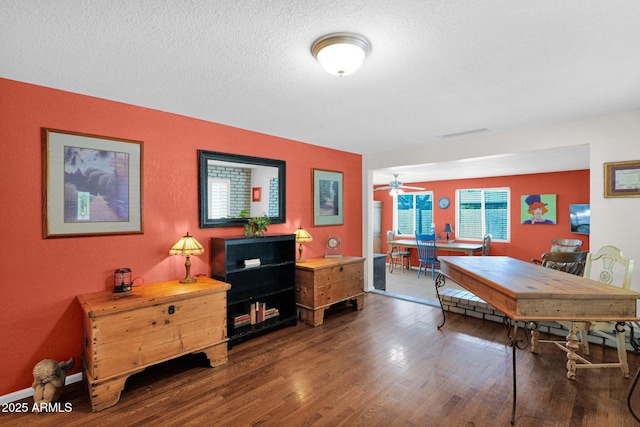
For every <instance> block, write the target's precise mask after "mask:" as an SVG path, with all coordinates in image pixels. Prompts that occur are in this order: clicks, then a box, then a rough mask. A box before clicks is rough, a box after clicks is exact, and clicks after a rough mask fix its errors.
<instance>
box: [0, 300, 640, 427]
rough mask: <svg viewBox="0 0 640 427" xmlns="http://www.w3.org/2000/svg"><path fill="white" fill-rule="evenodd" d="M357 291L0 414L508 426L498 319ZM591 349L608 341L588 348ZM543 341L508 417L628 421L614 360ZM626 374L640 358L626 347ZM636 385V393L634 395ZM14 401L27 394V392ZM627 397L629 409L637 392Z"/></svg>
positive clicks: (527, 362) (48, 421)
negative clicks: (117, 386)
mask: <svg viewBox="0 0 640 427" xmlns="http://www.w3.org/2000/svg"><path fill="white" fill-rule="evenodd" d="M440 316H441V312H440V309H439V308H436V307H432V306H429V305H423V304H417V303H413V302H409V301H403V300H398V299H394V298H390V297H386V296H382V295H377V294H367V295H366V298H365V306H364V310H362V311H356V310H354V309H353V308H352V307H350V306H348V305H346V304H345V305H340V306H337V307H335V308H332V309H331V310H329V311H327V314H326V316H325V322H324V325H322V326H319V327H317V328H312V327H309V326H306V325H304V324H298V325H297V326H296V327H288V328H284V329H280V330H277V331H275V332H272V333H270V334H267V335H263V336H260V337H257V338H254V339H252V340H249V341H246V342H242V343H239V344H238V345H236V346H234V348H233V349H231V350H230V352H229V361H228V363H227V364H226V365H223V366H220V367H217V368H209V367H206V360H205V359H204V358H203V357H202V355H191V356H186V357H184V358H180V359H178V360H176V361H172V362H167V363H165V364H162V365H160V366H155V367H151V368H148V369H147V370H146V371H144V372H142V373H140V374H137V375H134V376H132V377H131V378H130V379H129V380H128V381H127V383H126V385H125V389H124V391H123V392H122V396H121V399H120V401H119V403H118V404H117V405H115V406H114V407H112V408H109V409H106V410H104V411H101V412H97V413H93V412H91V407H90V404H89V397H88V395H87V392H86V390H85V389H84V386H83V385H82V384H81V383H76V384H73V385H70V386H67V387H66V388H65V390H64V394H63V396H62V399H61V402H62V403H63V404H64V403H69V404H70V406H71V408H72V411H71V412H67V413H65V412H60V413H45V414H33V413H26V414H19V413H12V414H7V413H2V414H0V423H1V424H3V425H12V426H21V425H28V426H38V425H42V426H50V425H65V426H86V425H92V426H129V425H156V426H191V425H196V426H197V425H207V426H365V425H366V426H498V425H502V426H508V425H510V416H511V402H512V389H511V387H512V383H511V378H512V377H511V354H512V353H511V348H509V347H508V346H506V345H505V341H506V333H505V329H504V327H503V326H502V325H500V324H498V323H494V322H489V321H482V320H478V319H475V318H471V317H465V316H460V315H456V314H453V313H451V314H448V316H447V323H446V325H445V326H444V327H443V328H442V329H441V330H438V329H437V328H436V325H437V324H438V323H439V322H440V319H441V317H440ZM592 353H593V358H594V359H603V358H604V359H606V360H614V359H615V358H616V354H615V350H614V349H609V348H602V347H599V346H592ZM565 360H566V356H565V355H564V354H563V353H562V352H561V351H559V350H557V349H555V347H554V346H551V345H546V346H543V347H542V348H541V350H540V354H538V355H534V354H531V353H530V352H529V350H528V349H525V350H518V351H517V365H518V377H517V379H518V405H517V411H516V425H517V426H536V427H538V426H614V425H615V426H633V425H636V423H635V421H634V420H633V417H632V416H631V415H630V413H629V411H628V409H627V407H626V395H627V390H628V388H629V387H630V385H631V384H632V381H633V378H632V379H623V378H622V375H621V373H620V372H619V371H617V370H614V369H597V370H579V371H578V379H577V381H570V380H568V379H566V377H565ZM629 365H630V369H631V372H632V377H633V376H634V375H635V373H636V371H637V370H638V368H639V367H640V356H639V355H637V354H631V353H630V354H629ZM637 394H640V393H637ZM24 402H29V403H31V399H25V400H24ZM632 403H633V405H634V408H639V409H636V411H639V410H640V399H636V398H635V396H634V398H633V399H632Z"/></svg>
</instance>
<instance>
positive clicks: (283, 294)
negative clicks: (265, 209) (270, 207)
mask: <svg viewBox="0 0 640 427" xmlns="http://www.w3.org/2000/svg"><path fill="white" fill-rule="evenodd" d="M295 256H296V244H295V235H293V234H278V235H270V236H262V237H212V238H211V277H213V278H214V279H218V280H222V281H223V282H227V283H229V284H231V289H229V291H228V293H227V335H228V337H229V348H231V347H232V345H233V344H234V343H235V342H238V341H240V340H243V339H247V338H250V337H251V336H252V335H255V334H258V333H265V332H268V331H270V330H272V329H274V328H277V327H280V326H284V325H290V326H295V325H296V321H297V317H296V294H295V280H296V258H295ZM255 260H260V261H259V265H254V266H245V261H247V262H249V263H251V261H253V262H254V263H255V262H256V261H255ZM247 315H249V322H247V321H246V319H245V318H246V316H247ZM267 316H268V317H267ZM241 319H242V321H241Z"/></svg>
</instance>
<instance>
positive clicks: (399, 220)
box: [394, 191, 433, 235]
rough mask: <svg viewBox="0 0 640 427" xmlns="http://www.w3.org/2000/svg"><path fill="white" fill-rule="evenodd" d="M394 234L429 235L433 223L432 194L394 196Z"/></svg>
mask: <svg viewBox="0 0 640 427" xmlns="http://www.w3.org/2000/svg"><path fill="white" fill-rule="evenodd" d="M394 219H395V226H394V229H395V234H398V235H407V234H408V235H414V234H415V233H430V232H431V224H432V223H433V192H432V191H428V192H425V193H408V194H398V195H397V196H394Z"/></svg>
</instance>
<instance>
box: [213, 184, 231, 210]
mask: <svg viewBox="0 0 640 427" xmlns="http://www.w3.org/2000/svg"><path fill="white" fill-rule="evenodd" d="M208 181H209V218H226V217H228V216H229V214H230V206H231V192H230V188H231V180H228V179H220V178H209V180H208Z"/></svg>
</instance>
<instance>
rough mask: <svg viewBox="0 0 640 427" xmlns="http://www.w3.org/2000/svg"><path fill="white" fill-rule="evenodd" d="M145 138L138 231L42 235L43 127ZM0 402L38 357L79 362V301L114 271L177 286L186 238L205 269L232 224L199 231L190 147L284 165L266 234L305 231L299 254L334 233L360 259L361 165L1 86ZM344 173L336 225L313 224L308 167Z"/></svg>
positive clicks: (21, 86)
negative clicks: (280, 219) (216, 241)
mask: <svg viewBox="0 0 640 427" xmlns="http://www.w3.org/2000/svg"><path fill="white" fill-rule="evenodd" d="M42 127H48V128H54V129H61V130H69V131H74V132H82V133H88V134H94V135H103V136H110V137H115V138H123V139H131V140H138V141H143V142H144V160H143V162H144V164H143V169H144V178H143V182H144V234H141V235H122V236H96V237H77V238H64V239H43V238H42V200H41V199H42V153H41V128H42ZM0 142H1V146H2V155H1V156H0V195H1V196H2V209H0V227H2V228H1V231H0V239H1V242H2V245H1V246H2V255H1V258H0V271H2V273H3V277H4V279H3V282H2V284H1V285H0V302H1V303H2V307H1V309H0V334H1V336H0V343H1V344H2V347H3V350H2V353H1V354H2V356H1V360H0V364H1V365H2V372H3V377H2V381H1V382H0V395H4V394H7V393H10V392H14V391H17V390H21V389H24V388H28V387H30V386H31V383H32V381H33V377H32V373H31V372H32V369H33V366H34V365H35V364H36V363H37V362H39V361H40V360H42V359H44V358H51V359H57V360H66V359H68V358H69V357H70V356H74V357H75V358H76V365H75V368H74V369H73V370H72V371H71V373H74V372H78V371H79V370H80V366H81V359H80V356H81V353H82V319H81V312H80V307H79V305H78V303H77V301H76V295H79V294H83V293H88V292H97V291H102V290H111V289H113V271H114V270H115V269H117V268H120V267H129V268H131V269H132V271H133V274H134V275H135V276H142V277H144V279H145V282H146V283H153V282H157V281H164V280H171V279H179V278H183V277H184V274H185V270H184V258H182V257H175V256H169V255H168V250H169V247H171V245H173V244H174V243H175V242H176V241H177V240H178V238H180V237H181V236H182V235H184V234H185V233H186V232H187V231H188V232H190V234H191V235H193V236H194V237H196V238H197V239H198V240H199V241H200V242H201V243H202V244H203V245H204V246H205V248H206V252H205V254H204V255H202V256H198V257H192V264H193V265H192V268H191V273H192V275H195V274H206V275H208V274H209V273H210V264H209V253H208V238H210V237H212V236H227V235H241V234H242V229H241V228H239V227H237V228H217V229H215V228H214V229H212V228H210V229H200V228H198V223H199V222H198V182H197V179H198V170H197V160H198V158H197V150H198V149H205V150H214V151H223V152H229V153H237V154H244V155H252V156H257V157H267V158H274V159H282V160H285V161H286V162H287V189H286V190H287V193H286V197H287V221H286V224H275V225H271V226H270V227H269V228H268V232H267V234H270V233H292V232H293V231H294V230H295V229H296V228H298V226H300V225H302V226H303V227H305V228H306V229H307V230H308V231H309V232H310V233H311V235H312V236H313V238H314V240H313V242H311V243H308V244H305V248H304V255H305V258H311V257H314V256H322V255H324V241H325V239H326V238H327V237H328V236H329V235H332V234H337V235H339V236H341V237H342V241H343V245H342V250H343V253H345V254H349V255H362V231H361V230H362V219H361V217H362V214H361V212H362V197H361V194H362V158H361V156H360V155H356V154H352V153H346V152H342V151H336V150H330V149H326V148H322V147H318V146H314V145H310V144H305V143H301V142H296V141H291V140H286V139H283V138H276V137H273V136H268V135H264V134H259V133H255V132H250V131H246V130H242V129H237V128H232V127H228V126H223V125H220V124H216V123H210V122H206V121H202V120H196V119H192V118H188V117H184V116H179V115H175V114H169V113H165V112H161V111H157V110H151V109H146V108H140V107H136V106H132V105H127V104H121V103H117V102H112V101H107V100H103V99H98V98H92V97H88V96H82V95H77V94H73V93H68V92H64V91H59V90H54V89H50V88H45V87H40V86H35V85H30V84H25V83H20V82H15V81H11V80H6V79H0ZM312 168H319V169H328V170H336V171H342V172H343V173H344V202H345V211H344V225H342V226H328V227H311V222H312V211H311V206H312V192H311V169H312Z"/></svg>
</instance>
